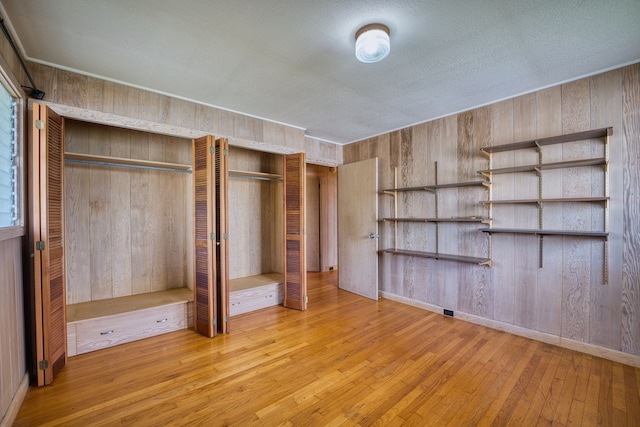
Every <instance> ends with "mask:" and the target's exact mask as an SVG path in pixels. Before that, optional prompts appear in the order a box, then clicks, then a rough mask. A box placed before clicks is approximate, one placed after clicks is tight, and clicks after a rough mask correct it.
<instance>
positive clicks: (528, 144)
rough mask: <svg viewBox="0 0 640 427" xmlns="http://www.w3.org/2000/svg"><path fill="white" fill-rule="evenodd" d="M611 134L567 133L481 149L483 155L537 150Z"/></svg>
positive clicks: (600, 131)
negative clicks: (528, 149)
mask: <svg viewBox="0 0 640 427" xmlns="http://www.w3.org/2000/svg"><path fill="white" fill-rule="evenodd" d="M612 134H613V128H611V127H608V128H601V129H593V130H588V131H584V132H576V133H569V134H566V135H559V136H552V137H549V138H540V139H532V140H530V141H521V142H514V143H512V144H503V145H493V146H490V147H482V148H481V149H480V150H482V151H483V152H485V153H499V152H502V151H512V150H521V149H524V148H537V147H542V146H545V145H553V144H562V143H565V142H572V141H583V140H586V139H593V138H604V137H605V136H609V135H612Z"/></svg>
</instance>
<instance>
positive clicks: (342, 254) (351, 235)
mask: <svg viewBox="0 0 640 427" xmlns="http://www.w3.org/2000/svg"><path fill="white" fill-rule="evenodd" d="M377 220H378V159H377V158H373V159H368V160H363V161H360V162H356V163H349V164H346V165H344V166H340V167H339V168H338V265H339V266H340V267H339V268H338V287H339V288H341V289H344V290H346V291H349V292H353V293H355V294H358V295H362V296H365V297H367V298H371V299H375V300H377V299H378V253H377V250H378V238H377V236H378V222H377Z"/></svg>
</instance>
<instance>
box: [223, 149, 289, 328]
mask: <svg viewBox="0 0 640 427" xmlns="http://www.w3.org/2000/svg"><path fill="white" fill-rule="evenodd" d="M228 163H229V175H228V177H229V178H228V186H229V187H228V188H229V197H228V200H229V204H228V218H229V304H230V315H231V316H235V315H238V314H242V313H247V312H249V311H253V310H257V309H260V308H264V307H268V306H272V305H278V304H282V303H283V301H284V259H283V244H284V239H283V232H284V230H283V227H284V219H283V209H284V204H283V202H282V200H283V156H282V155H279V154H272V153H264V152H260V151H253V150H248V149H244V148H238V147H231V149H230V150H229V162H228Z"/></svg>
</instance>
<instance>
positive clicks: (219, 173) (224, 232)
mask: <svg viewBox="0 0 640 427" xmlns="http://www.w3.org/2000/svg"><path fill="white" fill-rule="evenodd" d="M228 153H229V141H228V140H227V139H226V138H220V139H218V140H216V144H215V153H214V163H215V186H216V189H215V206H216V207H215V210H216V223H215V228H216V231H215V233H216V236H217V237H216V250H215V252H216V297H217V307H216V308H217V322H218V331H219V332H221V333H223V334H226V333H227V332H229V322H228V320H229V256H228V255H229V245H228V238H229V220H228V218H227V206H228V199H229V186H228V184H227V178H228V175H229V166H228V162H227V159H228Z"/></svg>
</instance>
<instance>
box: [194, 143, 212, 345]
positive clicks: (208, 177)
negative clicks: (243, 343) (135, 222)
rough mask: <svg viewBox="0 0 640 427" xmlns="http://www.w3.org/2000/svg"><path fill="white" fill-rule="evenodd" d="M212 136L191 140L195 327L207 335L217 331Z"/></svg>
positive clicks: (209, 335) (210, 335) (197, 330)
mask: <svg viewBox="0 0 640 427" xmlns="http://www.w3.org/2000/svg"><path fill="white" fill-rule="evenodd" d="M213 153H214V138H213V137H212V136H205V137H202V138H199V139H195V140H193V163H192V165H193V170H192V173H193V191H194V194H193V201H194V209H193V213H194V218H193V227H194V241H195V253H194V263H195V275H194V276H195V284H194V287H193V289H194V298H193V316H194V322H193V325H194V328H195V330H196V332H199V333H201V334H202V335H204V336H207V337H213V336H215V335H216V331H217V327H216V321H217V320H216V314H217V313H216V274H217V273H216V251H215V241H216V239H217V236H216V235H215V220H216V218H215V209H214V207H215V206H214V205H215V185H214V172H215V170H214V162H213V158H214V156H213Z"/></svg>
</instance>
